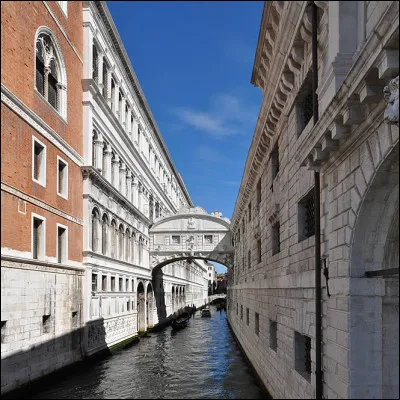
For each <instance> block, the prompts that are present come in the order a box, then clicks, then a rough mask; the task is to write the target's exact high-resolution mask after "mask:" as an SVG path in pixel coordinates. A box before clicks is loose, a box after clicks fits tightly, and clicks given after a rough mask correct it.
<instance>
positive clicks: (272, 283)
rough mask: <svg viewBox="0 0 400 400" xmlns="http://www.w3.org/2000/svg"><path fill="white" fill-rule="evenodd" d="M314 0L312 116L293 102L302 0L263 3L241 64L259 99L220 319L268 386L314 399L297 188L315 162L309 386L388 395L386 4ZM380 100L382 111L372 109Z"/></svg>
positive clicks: (303, 211)
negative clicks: (318, 313) (249, 69)
mask: <svg viewBox="0 0 400 400" xmlns="http://www.w3.org/2000/svg"><path fill="white" fill-rule="evenodd" d="M315 3H316V5H317V6H318V8H319V10H318V13H319V15H318V23H319V27H318V60H319V69H318V80H319V84H318V91H317V93H318V96H319V101H318V102H319V120H318V122H317V124H316V125H315V126H314V124H313V118H312V108H311V115H310V109H308V110H307V106H308V107H309V106H310V103H309V99H310V90H312V85H311V80H310V69H311V65H312V64H311V62H312V57H311V26H312V25H311V18H310V10H309V8H308V7H307V2H300V1H297V2H286V1H284V2H275V1H274V2H266V5H265V7H264V12H263V18H262V23H261V28H260V36H259V42H258V46H257V52H256V59H255V65H254V70H253V76H252V82H253V83H254V84H256V85H257V86H259V87H260V88H261V90H262V91H263V102H262V106H261V110H260V115H259V118H258V121H257V126H256V129H255V132H254V137H253V140H252V144H251V146H250V150H249V154H248V157H247V161H246V165H245V171H244V174H243V179H242V182H241V188H240V191H239V196H238V199H237V202H236V207H235V211H234V215H233V218H232V223H231V227H232V228H231V229H232V234H233V236H234V243H235V261H234V269H233V271H231V272H230V275H229V289H228V320H229V323H230V325H231V327H232V329H233V331H234V332H235V335H236V336H237V338H238V340H239V341H240V343H241V345H242V347H243V348H244V350H245V352H246V355H247V356H248V358H249V359H250V361H251V362H252V364H253V365H254V367H255V369H256V371H257V373H258V374H259V376H260V377H261V379H262V381H263V382H264V384H265V386H266V387H267V389H268V390H269V391H270V393H271V395H272V396H273V397H274V398H315V385H316V382H315V277H314V275H315V269H314V265H315V258H314V245H315V235H314V234H313V231H312V229H311V228H312V226H313V224H311V225H310V220H312V219H313V216H312V210H313V206H312V197H310V193H312V192H311V191H312V189H313V186H314V172H313V171H315V170H317V171H319V173H320V177H321V178H320V181H321V192H320V193H321V203H320V204H321V213H320V221H321V243H322V248H321V255H322V257H323V258H324V259H325V260H326V266H327V268H328V270H327V271H328V274H329V280H328V284H327V283H326V279H325V277H324V276H322V286H323V287H322V338H323V339H322V370H323V395H324V397H325V398H329V399H332V398H341V399H346V398H398V396H399V387H398V365H399V359H398V346H399V336H398V335H399V331H398V317H399V315H398V307H399V297H398V265H399V261H398V260H399V258H398V257H399V245H398V239H399V231H398V224H397V221H398V213H399V191H398V178H399V131H398V92H397V125H396V124H395V122H396V117H394V118H393V114H394V115H395V114H396V106H395V104H396V93H395V88H396V84H395V82H394V83H392V84H391V85H390V89H389V90H390V91H391V92H392V93H393V96H392V97H391V96H390V95H388V94H387V90H386V92H385V93H386V94H385V95H384V87H385V86H386V85H388V84H389V82H390V81H391V80H392V79H393V78H395V77H396V76H397V75H398V44H399V43H398V32H399V31H398V27H399V23H398V16H399V13H398V4H397V2H391V1H388V2H373V1H369V2H364V1H360V2H346V1H344V2H342V1H335V2H322V1H317V2H315ZM349 26H352V27H354V29H351V30H350V29H349ZM397 90H398V83H397ZM390 97H391V98H390ZM385 99H386V100H387V101H390V104H389V106H390V107H391V108H392V109H391V110H389V111H386V115H387V116H390V117H391V120H389V121H388V122H392V124H387V123H386V122H384V119H385V107H386V102H385ZM393 110H394V111H393ZM386 120H388V118H386ZM323 266H324V264H323ZM381 270H384V271H385V272H382V271H381ZM371 271H378V272H376V273H374V272H371ZM396 271H397V272H396ZM385 273H386V275H385ZM327 286H328V287H327ZM328 289H329V294H330V296H328V295H327V290H328Z"/></svg>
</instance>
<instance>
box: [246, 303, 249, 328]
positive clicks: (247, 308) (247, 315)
mask: <svg viewBox="0 0 400 400" xmlns="http://www.w3.org/2000/svg"><path fill="white" fill-rule="evenodd" d="M246 325H247V326H249V325H250V309H249V307H246Z"/></svg>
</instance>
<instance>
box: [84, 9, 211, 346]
mask: <svg viewBox="0 0 400 400" xmlns="http://www.w3.org/2000/svg"><path fill="white" fill-rule="evenodd" d="M83 15H84V17H83V21H84V23H83V34H84V80H83V87H84V100H83V110H84V167H82V173H83V179H84V193H83V197H84V249H83V254H84V260H83V263H84V266H85V267H86V287H87V288H88V290H87V291H86V292H85V309H86V313H85V321H86V322H88V327H87V328H86V331H87V335H86V338H85V341H86V351H87V353H88V354H93V353H94V352H96V351H98V350H101V349H102V348H105V347H110V346H113V345H114V344H117V343H119V342H121V341H123V340H126V339H129V338H131V337H133V336H135V335H137V334H138V332H139V331H144V330H146V329H148V328H151V327H152V326H154V325H156V324H157V323H160V322H163V321H164V320H165V319H166V318H168V316H170V315H171V314H172V313H174V312H177V311H179V310H180V309H181V308H183V307H184V306H186V305H192V304H193V303H195V304H196V305H197V306H199V305H201V304H203V302H204V298H205V297H204V293H203V292H204V290H203V286H204V282H203V281H204V278H203V275H205V271H204V268H203V267H202V266H201V265H200V264H199V263H195V264H193V265H189V264H188V263H186V262H185V261H183V260H182V261H179V262H176V263H174V264H172V265H170V266H168V267H166V268H164V269H163V271H162V275H163V277H162V282H161V281H160V277H159V275H157V276H156V273H153V274H152V265H150V262H149V244H150V243H149V227H150V226H151V224H152V223H153V222H154V221H155V220H156V219H160V218H162V217H165V216H167V215H173V214H175V213H176V212H177V211H178V209H179V208H180V207H182V206H190V205H192V203H191V199H190V197H189V194H188V193H187V191H186V188H185V186H184V183H183V181H182V179H181V177H180V175H179V174H178V172H177V171H176V169H175V167H174V164H173V162H172V160H171V158H170V156H169V153H168V151H167V149H166V146H165V143H164V142H163V139H162V137H161V135H160V133H159V131H158V129H157V127H156V124H155V122H154V118H153V116H152V114H151V111H150V108H149V106H148V104H147V102H146V99H145V97H144V94H143V92H142V90H141V88H140V84H139V82H138V80H137V78H136V76H135V73H134V71H133V69H132V66H131V64H130V61H129V58H128V56H127V54H126V52H125V49H124V46H123V44H122V43H121V40H120V38H119V35H118V32H117V30H116V28H115V26H114V23H113V21H112V18H111V15H110V13H109V11H108V9H107V6H106V4H105V2H87V3H85V4H84V9H83ZM187 270H190V271H192V270H193V274H189V275H187V274H186V271H187ZM154 285H156V286H157V287H156V288H155V287H153V286H154ZM90 288H92V290H90ZM161 294H162V296H161V297H160V295H161ZM162 302H164V303H165V302H166V303H165V304H164V303H162ZM161 303H162V304H161ZM160 307H161V308H162V310H161V309H160Z"/></svg>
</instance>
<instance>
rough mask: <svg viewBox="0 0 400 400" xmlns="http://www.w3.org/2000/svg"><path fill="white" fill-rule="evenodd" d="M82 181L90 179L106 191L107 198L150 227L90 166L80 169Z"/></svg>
mask: <svg viewBox="0 0 400 400" xmlns="http://www.w3.org/2000/svg"><path fill="white" fill-rule="evenodd" d="M81 171H82V176H83V179H84V180H85V179H91V180H92V181H93V182H94V183H95V184H96V186H98V187H99V188H100V189H102V190H104V191H106V192H107V193H108V195H109V197H112V198H113V199H114V200H115V201H116V202H117V203H118V204H119V205H121V206H123V207H125V208H127V209H128V210H129V211H130V212H131V213H132V214H133V215H134V216H135V217H136V218H137V219H138V220H140V221H141V222H142V223H144V224H146V225H147V226H149V225H151V221H150V220H149V219H148V218H147V217H146V216H145V215H144V214H143V213H142V212H141V211H140V210H139V209H137V208H136V207H135V206H134V205H133V204H132V203H131V202H130V201H129V200H128V199H126V198H125V197H124V196H123V195H122V194H121V193H120V192H119V191H118V190H117V189H115V187H114V186H113V185H111V183H110V182H108V181H107V180H106V179H105V178H104V177H103V176H102V175H101V174H100V172H99V171H97V170H96V169H95V168H93V167H92V166H83V167H81Z"/></svg>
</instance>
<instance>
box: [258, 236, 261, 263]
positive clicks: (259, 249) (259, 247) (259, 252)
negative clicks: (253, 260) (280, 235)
mask: <svg viewBox="0 0 400 400" xmlns="http://www.w3.org/2000/svg"><path fill="white" fill-rule="evenodd" d="M257 256H258V262H259V263H260V262H261V239H258V240H257Z"/></svg>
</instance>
